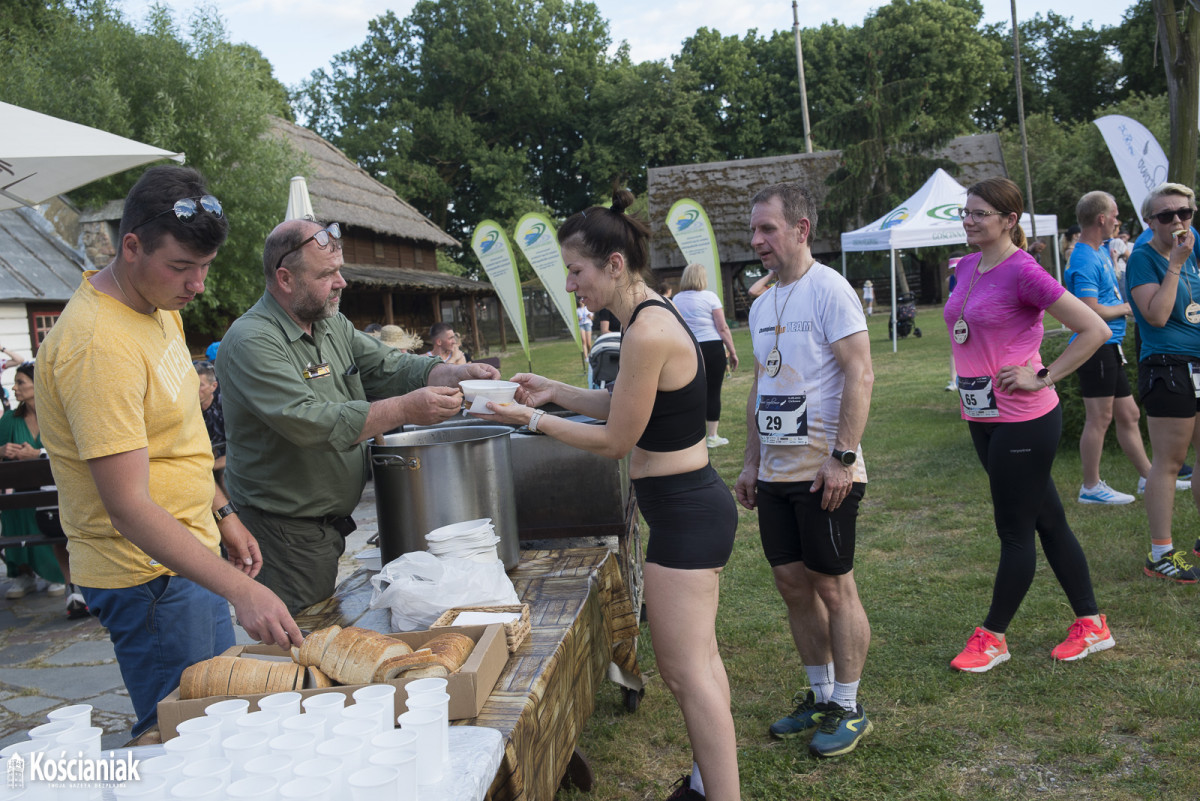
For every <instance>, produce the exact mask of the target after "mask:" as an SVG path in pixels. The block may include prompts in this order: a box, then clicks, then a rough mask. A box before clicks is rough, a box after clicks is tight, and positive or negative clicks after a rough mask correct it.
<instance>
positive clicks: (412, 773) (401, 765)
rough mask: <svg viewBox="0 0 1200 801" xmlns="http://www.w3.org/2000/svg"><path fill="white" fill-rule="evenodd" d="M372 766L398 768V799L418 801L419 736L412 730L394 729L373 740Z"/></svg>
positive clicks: (376, 736)
mask: <svg viewBox="0 0 1200 801" xmlns="http://www.w3.org/2000/svg"><path fill="white" fill-rule="evenodd" d="M369 747H370V749H371V756H370V758H369V759H368V760H367V762H368V763H369V764H371V765H379V766H383V767H392V768H396V771H397V773H396V795H395V797H396V799H398V801H416V797H417V734H416V732H414V731H412V730H411V729H392V730H391V731H385V732H383V733H381V734H376V735H375V736H374V737H373V738H371V744H370V746H369Z"/></svg>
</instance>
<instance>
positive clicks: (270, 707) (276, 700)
mask: <svg viewBox="0 0 1200 801" xmlns="http://www.w3.org/2000/svg"><path fill="white" fill-rule="evenodd" d="M258 710H259V711H260V712H271V713H273V714H274V715H275V716H276V717H277V718H279V721H280V724H281V725H282V723H283V721H284V720H286V719H287V718H290V717H291V716H292V715H299V714H300V693H298V692H294V691H289V692H285V693H271V694H270V695H266V696H263V697H262V698H260V699H258Z"/></svg>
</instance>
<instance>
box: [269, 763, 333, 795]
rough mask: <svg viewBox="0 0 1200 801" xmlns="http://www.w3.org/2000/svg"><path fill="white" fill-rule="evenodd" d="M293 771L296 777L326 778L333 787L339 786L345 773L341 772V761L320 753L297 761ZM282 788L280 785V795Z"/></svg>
mask: <svg viewBox="0 0 1200 801" xmlns="http://www.w3.org/2000/svg"><path fill="white" fill-rule="evenodd" d="M294 773H295V774H296V778H298V779H306V780H313V779H328V780H329V782H330V783H331V786H334V787H340V786H341V784H342V782H343V781H344V780H345V774H344V773H343V772H342V763H340V762H338V761H337V760H336V759H332V758H330V757H327V756H320V755H318V756H316V757H313V758H312V759H310V760H308V761H307V762H299V763H297V764H296V765H295V770H294ZM282 790H283V788H282V787H281V788H280V795H281V796H283V792H282ZM284 797H286V796H284Z"/></svg>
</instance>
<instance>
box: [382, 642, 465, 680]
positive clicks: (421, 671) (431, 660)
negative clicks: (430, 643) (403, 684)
mask: <svg viewBox="0 0 1200 801" xmlns="http://www.w3.org/2000/svg"><path fill="white" fill-rule="evenodd" d="M449 675H450V671H449V670H447V669H446V666H445V665H444V664H442V662H441V661H440V660H439V659H438V658H437V657H436V656H434V655H433V652H432V651H430V650H429V649H428V648H422V649H421V650H419V651H413V652H412V653H411V654H405V655H404V656H395V657H392V658H391V659H389V660H387V661H386V662H384V663H383V664H382V665H380V666H379V667H378V668H376V669H375V674H374V675H373V676H372V677H371V681H373V682H376V683H378V682H382V681H391V680H392V679H413V678H425V677H441V678H444V677H446V676H449Z"/></svg>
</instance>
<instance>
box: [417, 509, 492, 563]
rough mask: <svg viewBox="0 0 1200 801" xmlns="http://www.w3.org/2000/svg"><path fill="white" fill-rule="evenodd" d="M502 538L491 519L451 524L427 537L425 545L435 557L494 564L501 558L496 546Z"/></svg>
mask: <svg viewBox="0 0 1200 801" xmlns="http://www.w3.org/2000/svg"><path fill="white" fill-rule="evenodd" d="M499 542H500V538H499V537H498V536H496V530H495V529H494V528H493V527H492V519H491V518H490V517H484V518H480V519H479V520H467V521H465V522H463V523H451V524H450V525H448V526H442V527H441V528H435V529H434V530H433V531H431V532H429V533H428V534H426V535H425V543H426V547H427V548H428V550H429V552H430V553H431V554H433V555H434V556H442V557H450V558H454V559H470V560H472V561H475V562H494V561H496V560H497V559H499V558H500V556H499V554H498V553H497V551H496V544H497V543H499Z"/></svg>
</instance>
